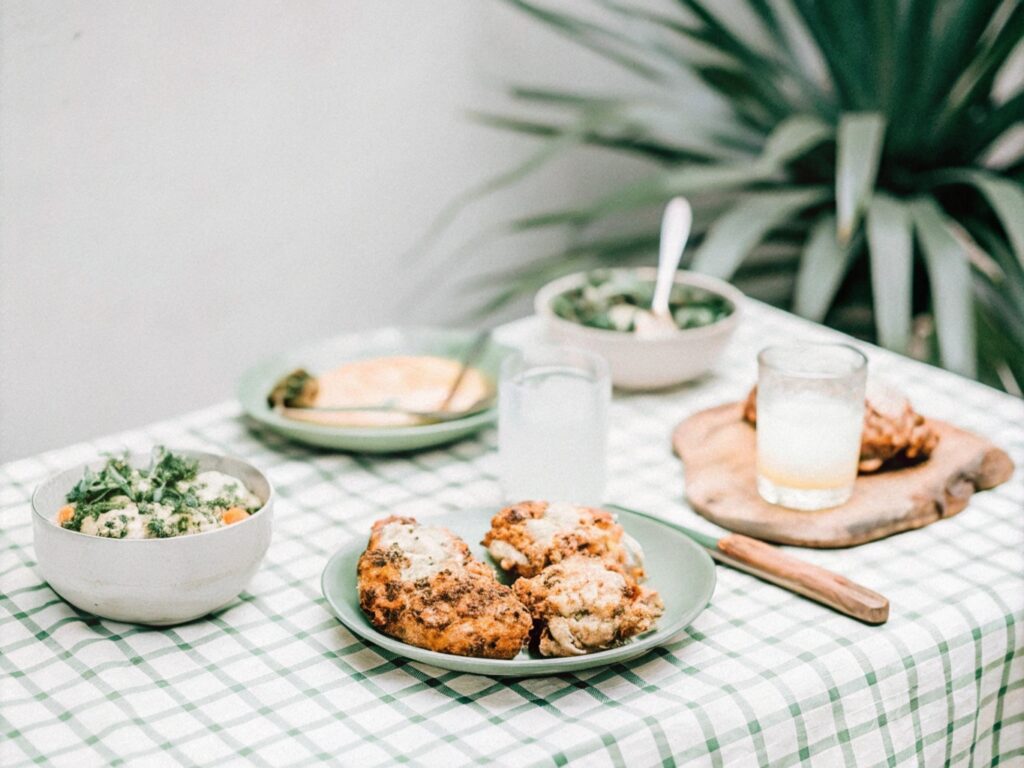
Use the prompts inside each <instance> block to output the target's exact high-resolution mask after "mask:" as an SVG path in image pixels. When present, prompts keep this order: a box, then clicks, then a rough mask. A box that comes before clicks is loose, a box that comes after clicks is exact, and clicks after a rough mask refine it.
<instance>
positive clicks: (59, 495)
mask: <svg viewBox="0 0 1024 768" xmlns="http://www.w3.org/2000/svg"><path fill="white" fill-rule="evenodd" d="M173 452H174V453H176V454H178V455H181V456H187V457H189V458H192V459H196V460H198V461H199V470H200V471H201V472H205V471H208V470H215V471H217V472H223V473H225V474H228V475H231V476H232V477H236V478H238V479H239V480H241V481H242V482H243V483H244V484H245V485H246V486H247V487H248V488H249V489H250V490H251V491H252V492H253V493H254V494H256V496H257V497H258V498H259V499H260V500H261V501H262V502H263V506H262V507H260V509H259V510H258V511H256V512H254V513H253V514H252V515H250V516H249V517H248V518H247V519H245V520H242V521H240V522H237V523H233V524H231V525H227V526H225V527H223V528H217V529H215V530H212V531H207V532H205V533H195V534H189V535H186V536H176V537H171V538H166V539H108V538H104V537H101V536H90V535H88V534H85V533H79V532H78V531H70V530H68V529H66V528H62V527H61V526H59V525H58V524H57V522H56V519H55V518H56V515H57V511H58V510H59V509H60V508H61V507H62V506H64V505H65V504H66V503H67V502H66V501H65V497H66V496H67V493H68V491H70V490H71V489H72V488H73V487H74V485H75V484H76V483H77V482H78V481H79V480H80V479H81V478H82V475H83V474H84V473H85V470H86V468H89V469H93V470H98V469H100V468H102V467H103V465H104V464H105V463H106V460H105V459H97V460H96V461H92V462H88V463H85V464H79V465H78V466H76V467H72V468H71V469H66V470H64V471H63V472H59V473H57V474H56V475H54V476H53V477H51V478H49V479H48V480H46V481H44V482H43V483H42V484H41V485H40V486H39V487H38V488H36V491H35V493H34V494H33V495H32V530H33V538H34V542H35V551H36V560H37V561H38V563H39V571H40V573H41V574H42V576H43V578H44V579H45V580H46V581H47V582H48V583H49V585H50V587H51V588H52V589H53V591H54V592H56V593H57V594H58V595H60V596H61V597H62V598H64V599H65V600H67V601H68V602H69V603H71V605H73V606H75V607H76V608H78V609H80V610H83V611H87V612H88V613H93V614H96V615H97V616H102V617H104V618H107V619H113V620H115V621H124V622H130V623H133V624H151V625H158V626H163V625H168V624H181V623H183V622H186V621H192V620H193V619H198V618H200V617H202V616H205V615H206V614H208V613H210V612H211V611H215V610H217V609H218V608H221V607H223V606H225V605H227V604H228V603H230V602H231V601H232V600H233V599H234V598H235V597H237V596H238V594H239V593H240V592H241V591H242V590H243V589H245V587H246V586H247V585H248V583H249V581H250V580H251V579H252V577H253V574H255V573H256V570H257V569H258V568H259V566H260V563H261V562H262V561H263V556H264V554H266V551H267V547H269V546H270V536H271V528H272V523H273V503H274V489H273V487H272V486H271V484H270V481H269V480H267V478H266V476H264V474H263V473H262V472H260V471H259V470H258V469H256V467H254V466H252V465H251V464H249V463H247V462H244V461H241V460H240V459H234V458H231V457H228V456H220V455H217V454H213V453H204V452H202V451H188V450H180V451H177V450H176V451H173ZM149 459H150V457H149V454H132V455H130V456H129V458H128V460H129V463H130V464H131V465H132V466H147V465H148V464H149Z"/></svg>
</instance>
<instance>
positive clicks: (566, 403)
mask: <svg viewBox="0 0 1024 768" xmlns="http://www.w3.org/2000/svg"><path fill="white" fill-rule="evenodd" d="M611 392H612V388H611V379H610V377H609V374H608V364H607V363H606V362H605V360H604V358H602V357H600V356H598V355H594V354H591V353H590V352H585V351H583V350H581V349H575V348H573V347H551V346H536V347H532V348H530V349H527V350H524V351H522V352H517V353H514V354H512V355H509V357H507V358H506V359H505V360H504V361H503V363H502V366H501V382H500V386H499V388H498V454H499V455H498V459H499V466H500V473H501V490H502V494H503V496H504V499H505V501H506V502H507V503H514V502H517V501H525V500H528V499H537V500H544V501H568V502H573V503H577V504H585V505H600V504H601V503H603V501H604V492H605V482H606V473H607V452H608V408H609V404H610V402H611Z"/></svg>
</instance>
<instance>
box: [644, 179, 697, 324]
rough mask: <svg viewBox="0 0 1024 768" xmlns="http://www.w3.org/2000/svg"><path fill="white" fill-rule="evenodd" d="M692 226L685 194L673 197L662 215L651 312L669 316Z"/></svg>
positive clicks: (691, 210) (691, 213)
mask: <svg viewBox="0 0 1024 768" xmlns="http://www.w3.org/2000/svg"><path fill="white" fill-rule="evenodd" d="M692 225H693V209H691V208H690V204H689V203H688V202H687V200H686V198H685V197H674V198H672V200H670V201H669V204H668V205H667V206H665V213H664V214H662V217H661V244H660V245H659V248H658V282H657V283H656V284H655V286H654V301H653V302H651V312H653V313H654V314H655V315H660V316H661V317H667V316H668V300H669V296H670V295H671V293H672V283H673V281H674V279H675V275H676V270H677V269H679V260H680V259H681V258H682V257H683V248H685V247H686V241H687V239H689V237H690V227H691V226H692Z"/></svg>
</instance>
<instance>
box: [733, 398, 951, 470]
mask: <svg viewBox="0 0 1024 768" xmlns="http://www.w3.org/2000/svg"><path fill="white" fill-rule="evenodd" d="M743 418H744V419H745V420H747V421H748V422H750V423H751V424H754V425H756V424H757V387H754V388H753V389H752V390H750V394H749V395H747V399H746V401H745V402H744V403H743ZM938 443H939V433H938V432H936V431H935V430H934V429H933V428H932V426H931V424H929V423H928V420H927V419H926V418H925V417H924V416H922V415H921V414H919V413H917V411H915V410H914V409H913V408H912V407H911V405H910V402H909V401H908V400H907V399H906V398H905V397H902V396H899V395H895V394H893V393H890V392H887V391H884V390H882V389H881V388H880V389H879V390H878V391H877V392H876V393H875V394H872V393H871V392H870V391H869V393H868V396H867V398H866V399H865V401H864V431H863V433H862V434H861V444H860V463H859V465H858V468H859V470H860V471H861V472H862V473H867V472H876V471H878V470H879V469H882V468H883V467H885V466H887V465H888V466H901V465H906V464H914V463H917V462H920V461H925V460H926V459H927V458H928V457H929V456H931V454H932V452H933V451H934V450H935V446H937V445H938Z"/></svg>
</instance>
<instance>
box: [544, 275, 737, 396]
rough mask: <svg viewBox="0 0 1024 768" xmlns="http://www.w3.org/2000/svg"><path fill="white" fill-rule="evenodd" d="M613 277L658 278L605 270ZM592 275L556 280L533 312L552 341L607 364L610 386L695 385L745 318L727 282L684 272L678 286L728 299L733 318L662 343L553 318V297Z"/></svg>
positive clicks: (677, 334)
mask: <svg viewBox="0 0 1024 768" xmlns="http://www.w3.org/2000/svg"><path fill="white" fill-rule="evenodd" d="M607 272H609V273H610V274H614V273H622V272H629V273H632V274H635V275H637V276H638V277H640V278H641V279H642V280H651V281H653V280H654V279H655V278H656V277H657V269H655V268H654V267H634V268H623V269H612V270H607ZM588 274H589V273H588V272H577V273H575V274H572V275H566V276H565V277H561V278H559V279H557V280H554V281H552V282H550V283H548V284H547V285H545V286H544V287H543V288H541V289H540V291H538V292H537V296H536V298H535V300H534V308H535V310H536V312H537V314H538V315H540V317H541V318H543V320H544V326H545V330H546V332H547V335H548V338H549V339H551V340H552V341H555V342H557V343H561V344H570V345H572V346H574V347H580V348H581V349H586V350H589V351H591V352H596V353H597V354H599V355H601V356H602V357H604V358H605V359H606V360H607V361H608V367H609V368H610V369H611V376H612V383H613V384H614V385H615V386H616V387H619V388H620V389H633V390H648V389H662V388H664V387H670V386H672V385H674V384H681V383H682V382H684V381H691V380H692V379H696V378H697V377H698V376H701V375H702V374H704V373H706V372H707V371H708V370H710V369H711V368H712V367H713V366H714V365H715V363H716V362H718V358H719V357H721V355H722V352H723V351H724V350H725V347H726V345H727V344H728V343H729V339H730V338H731V337H732V334H733V331H735V330H736V326H737V324H738V323H739V321H740V315H741V314H742V312H743V301H744V296H743V294H742V293H741V292H740V291H739V290H737V289H736V288H734V287H733V286H731V285H729V284H728V283H727V282H725V281H723V280H719V279H717V278H714V277H709V276H708V275H701V274H698V273H697V272H685V271H680V272H678V273H677V274H676V278H675V282H676V283H677V284H679V285H692V286H694V287H697V288H704V289H705V290H708V291H710V292H712V293H717V294H718V295H720V296H723V297H725V298H726V299H728V300H729V301H730V302H731V303H732V305H733V312H732V314H730V315H729V316H728V317H724V318H722V319H721V320H718V321H717V322H714V323H712V324H711V325H705V326H702V327H700V328H687V329H679V330H678V331H676V332H675V333H672V334H669V335H667V336H664V337H660V336H659V337H656V338H644V337H638V336H637V335H636V334H635V333H624V332H622V331H607V330H604V329H601V328H589V327H587V326H585V325H580V324H579V323H574V322H572V321H571V320H566V319H564V318H562V317H559V316H558V315H556V314H555V312H554V310H553V309H552V308H551V303H552V302H553V301H554V299H555V297H556V296H558V295H560V294H562V293H565V292H566V291H568V290H571V289H573V288H577V287H579V286H580V285H581V284H583V282H584V281H585V280H586V277H587V275H588Z"/></svg>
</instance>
